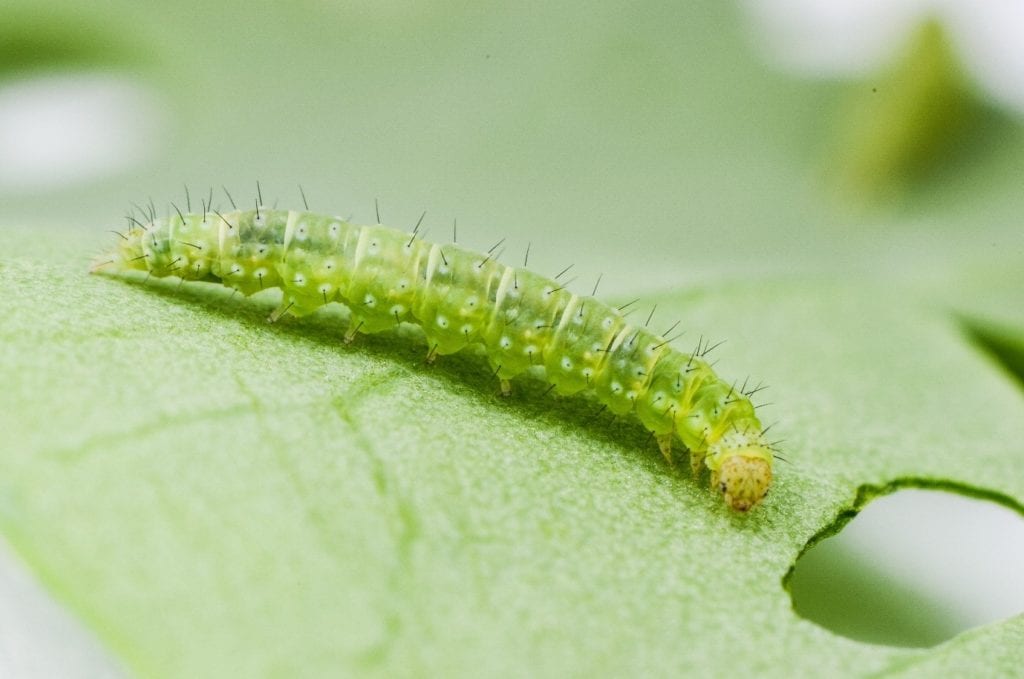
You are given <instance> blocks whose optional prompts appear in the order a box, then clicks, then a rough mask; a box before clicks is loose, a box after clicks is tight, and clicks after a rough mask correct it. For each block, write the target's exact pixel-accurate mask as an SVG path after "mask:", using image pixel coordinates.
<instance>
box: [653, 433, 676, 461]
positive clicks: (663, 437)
mask: <svg viewBox="0 0 1024 679" xmlns="http://www.w3.org/2000/svg"><path fill="white" fill-rule="evenodd" d="M674 437H675V433H674V432H671V431H670V432H669V433H667V434H655V435H654V438H655V439H657V441H658V448H660V449H661V454H662V455H663V456H664V457H665V461H666V462H668V466H670V467H675V466H676V461H675V460H674V459H673V458H672V439H673V438H674Z"/></svg>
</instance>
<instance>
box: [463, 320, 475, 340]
mask: <svg viewBox="0 0 1024 679" xmlns="http://www.w3.org/2000/svg"><path fill="white" fill-rule="evenodd" d="M472 333H473V326H472V325H470V324H469V323H466V324H464V325H463V326H462V334H463V335H465V336H467V337H469V336H470V335H471V334H472Z"/></svg>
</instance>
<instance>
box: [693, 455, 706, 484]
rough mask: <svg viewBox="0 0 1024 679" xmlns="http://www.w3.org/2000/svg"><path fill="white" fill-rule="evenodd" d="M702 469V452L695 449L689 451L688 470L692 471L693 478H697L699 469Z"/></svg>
mask: <svg viewBox="0 0 1024 679" xmlns="http://www.w3.org/2000/svg"><path fill="white" fill-rule="evenodd" d="M703 469H704V453H702V452H698V451H696V450H691V451H690V471H691V472H692V473H693V478H695V479H696V478H699V477H700V473H701V471H703Z"/></svg>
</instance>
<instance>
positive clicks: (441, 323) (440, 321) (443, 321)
mask: <svg viewBox="0 0 1024 679" xmlns="http://www.w3.org/2000/svg"><path fill="white" fill-rule="evenodd" d="M434 322H435V323H437V327H439V328H444V329H447V328H448V319H447V318H445V317H444V316H442V315H441V314H438V315H437V319H436V320H435V321H434Z"/></svg>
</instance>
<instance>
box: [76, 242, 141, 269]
mask: <svg viewBox="0 0 1024 679" xmlns="http://www.w3.org/2000/svg"><path fill="white" fill-rule="evenodd" d="M118 235H120V234H118ZM121 239H122V240H121V241H119V242H118V244H117V246H116V247H114V248H112V249H110V250H107V251H105V252H103V253H101V254H99V255H97V256H96V257H94V258H93V260H92V261H91V262H89V273H91V274H119V273H122V272H125V271H130V270H132V269H135V270H138V271H146V270H147V266H146V255H145V254H144V253H143V250H142V243H141V238H139V237H137V236H135V234H132V233H129V235H128V236H123V235H121Z"/></svg>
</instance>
